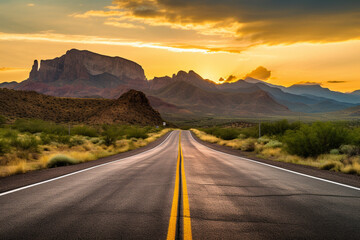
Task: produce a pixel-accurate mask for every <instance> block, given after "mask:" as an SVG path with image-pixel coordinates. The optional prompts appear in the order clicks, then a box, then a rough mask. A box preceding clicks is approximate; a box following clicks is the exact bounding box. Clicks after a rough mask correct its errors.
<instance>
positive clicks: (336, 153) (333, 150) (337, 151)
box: [330, 149, 340, 155]
mask: <svg viewBox="0 0 360 240" xmlns="http://www.w3.org/2000/svg"><path fill="white" fill-rule="evenodd" d="M330 154H332V155H339V154H340V151H339V149H331V150H330Z"/></svg>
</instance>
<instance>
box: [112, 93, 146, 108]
mask: <svg viewBox="0 0 360 240" xmlns="http://www.w3.org/2000/svg"><path fill="white" fill-rule="evenodd" d="M118 101H126V102H129V103H136V104H142V105H149V106H150V104H149V100H148V99H147V98H146V96H145V94H144V93H143V92H140V91H136V90H134V89H130V90H129V91H128V92H126V93H124V94H123V95H121V96H120V97H119V98H118Z"/></svg>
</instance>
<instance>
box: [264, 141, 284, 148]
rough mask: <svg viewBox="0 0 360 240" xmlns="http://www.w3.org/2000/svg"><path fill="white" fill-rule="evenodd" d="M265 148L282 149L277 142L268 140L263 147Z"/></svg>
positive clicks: (280, 144)
mask: <svg viewBox="0 0 360 240" xmlns="http://www.w3.org/2000/svg"><path fill="white" fill-rule="evenodd" d="M264 147H265V148H279V147H282V143H281V142H279V141H277V140H270V141H269V142H268V143H267V144H265V146H264Z"/></svg>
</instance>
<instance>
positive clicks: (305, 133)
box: [283, 122, 349, 157]
mask: <svg viewBox="0 0 360 240" xmlns="http://www.w3.org/2000/svg"><path fill="white" fill-rule="evenodd" d="M348 133H349V131H348V130H347V129H345V128H344V127H339V126H336V125H334V124H332V123H329V122H317V123H313V124H312V125H305V124H303V125H302V126H301V127H300V129H298V130H288V131H287V132H286V133H285V135H284V137H283V141H284V142H285V143H286V150H287V151H288V152H289V153H290V154H295V155H298V156H302V157H309V156H318V155H320V154H323V153H328V152H329V151H330V150H331V149H334V148H339V147H340V145H341V144H344V143H346V142H348V138H347V137H348Z"/></svg>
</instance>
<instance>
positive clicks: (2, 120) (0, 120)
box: [0, 115, 6, 127]
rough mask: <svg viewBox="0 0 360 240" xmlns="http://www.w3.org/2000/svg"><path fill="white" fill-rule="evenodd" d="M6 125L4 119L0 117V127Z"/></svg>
mask: <svg viewBox="0 0 360 240" xmlns="http://www.w3.org/2000/svg"><path fill="white" fill-rule="evenodd" d="M5 123H6V118H5V117H4V116H2V115H0V127H2V126H3V125H4V124H5Z"/></svg>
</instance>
